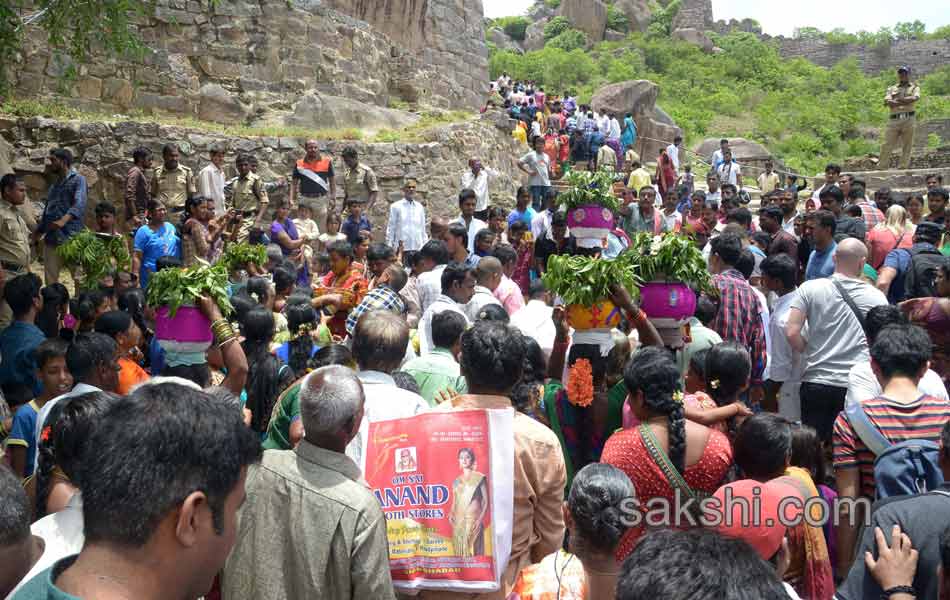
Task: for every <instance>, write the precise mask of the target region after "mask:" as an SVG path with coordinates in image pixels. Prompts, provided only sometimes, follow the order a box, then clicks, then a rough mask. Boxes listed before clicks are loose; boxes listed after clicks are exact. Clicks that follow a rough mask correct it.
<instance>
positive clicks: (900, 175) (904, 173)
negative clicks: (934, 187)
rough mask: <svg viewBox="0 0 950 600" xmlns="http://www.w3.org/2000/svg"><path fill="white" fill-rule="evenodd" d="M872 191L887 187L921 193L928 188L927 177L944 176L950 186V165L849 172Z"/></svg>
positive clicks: (945, 182) (946, 183) (945, 183)
mask: <svg viewBox="0 0 950 600" xmlns="http://www.w3.org/2000/svg"><path fill="white" fill-rule="evenodd" d="M848 172H849V173H851V174H852V175H854V178H855V179H860V180H862V181H864V182H865V183H866V184H867V187H868V188H869V189H871V190H876V189H878V188H882V187H887V188H891V189H892V190H906V191H921V190H923V189H924V188H926V178H927V175H930V174H931V173H937V174H939V175H943V181H944V185H950V165H948V166H944V167H936V168H933V169H906V170H905V169H888V170H882V171H848Z"/></svg>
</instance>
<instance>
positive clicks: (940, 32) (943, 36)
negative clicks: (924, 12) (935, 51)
mask: <svg viewBox="0 0 950 600" xmlns="http://www.w3.org/2000/svg"><path fill="white" fill-rule="evenodd" d="M927 37H928V38H930V39H932V40H950V25H944V26H943V27H938V28H936V29H934V30H933V31H932V32H931V33H929V34H928V35H927Z"/></svg>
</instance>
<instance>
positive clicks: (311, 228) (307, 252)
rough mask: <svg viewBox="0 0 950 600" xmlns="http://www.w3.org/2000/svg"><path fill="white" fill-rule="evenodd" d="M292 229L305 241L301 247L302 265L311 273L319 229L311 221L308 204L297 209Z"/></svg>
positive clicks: (311, 214) (311, 216)
mask: <svg viewBox="0 0 950 600" xmlns="http://www.w3.org/2000/svg"><path fill="white" fill-rule="evenodd" d="M294 227H296V228H297V234H298V235H299V236H300V237H301V239H303V240H305V241H306V242H305V243H304V245H303V246H302V250H303V264H305V265H307V268H308V269H309V270H310V271H313V253H314V252H315V251H316V250H317V242H318V240H319V239H320V228H319V227H318V226H317V222H316V221H314V220H313V211H312V210H311V209H310V205H309V204H307V203H303V204H301V205H300V206H299V207H298V208H297V218H296V219H294Z"/></svg>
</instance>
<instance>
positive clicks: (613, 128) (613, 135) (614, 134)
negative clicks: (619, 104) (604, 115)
mask: <svg viewBox="0 0 950 600" xmlns="http://www.w3.org/2000/svg"><path fill="white" fill-rule="evenodd" d="M607 139H608V140H614V141H618V142H619V141H620V121H618V120H617V115H614V114H611V115H610V124H609V126H608V128H607Z"/></svg>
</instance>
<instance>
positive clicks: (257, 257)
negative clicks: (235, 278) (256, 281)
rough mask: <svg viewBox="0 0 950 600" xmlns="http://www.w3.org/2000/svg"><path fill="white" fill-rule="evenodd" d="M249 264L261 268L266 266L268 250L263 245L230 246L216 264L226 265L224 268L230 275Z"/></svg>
mask: <svg viewBox="0 0 950 600" xmlns="http://www.w3.org/2000/svg"><path fill="white" fill-rule="evenodd" d="M248 263H254V264H255V265H257V266H259V267H263V266H264V265H266V264H267V248H265V247H264V246H262V245H261V244H248V243H247V242H241V243H239V244H228V246H227V247H226V248H225V249H224V254H223V255H222V256H221V258H220V259H218V262H217V263H216V264H218V265H224V268H225V269H226V270H227V272H228V273H230V272H231V271H234V270H236V269H243V268H244V267H245V265H247V264H248Z"/></svg>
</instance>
